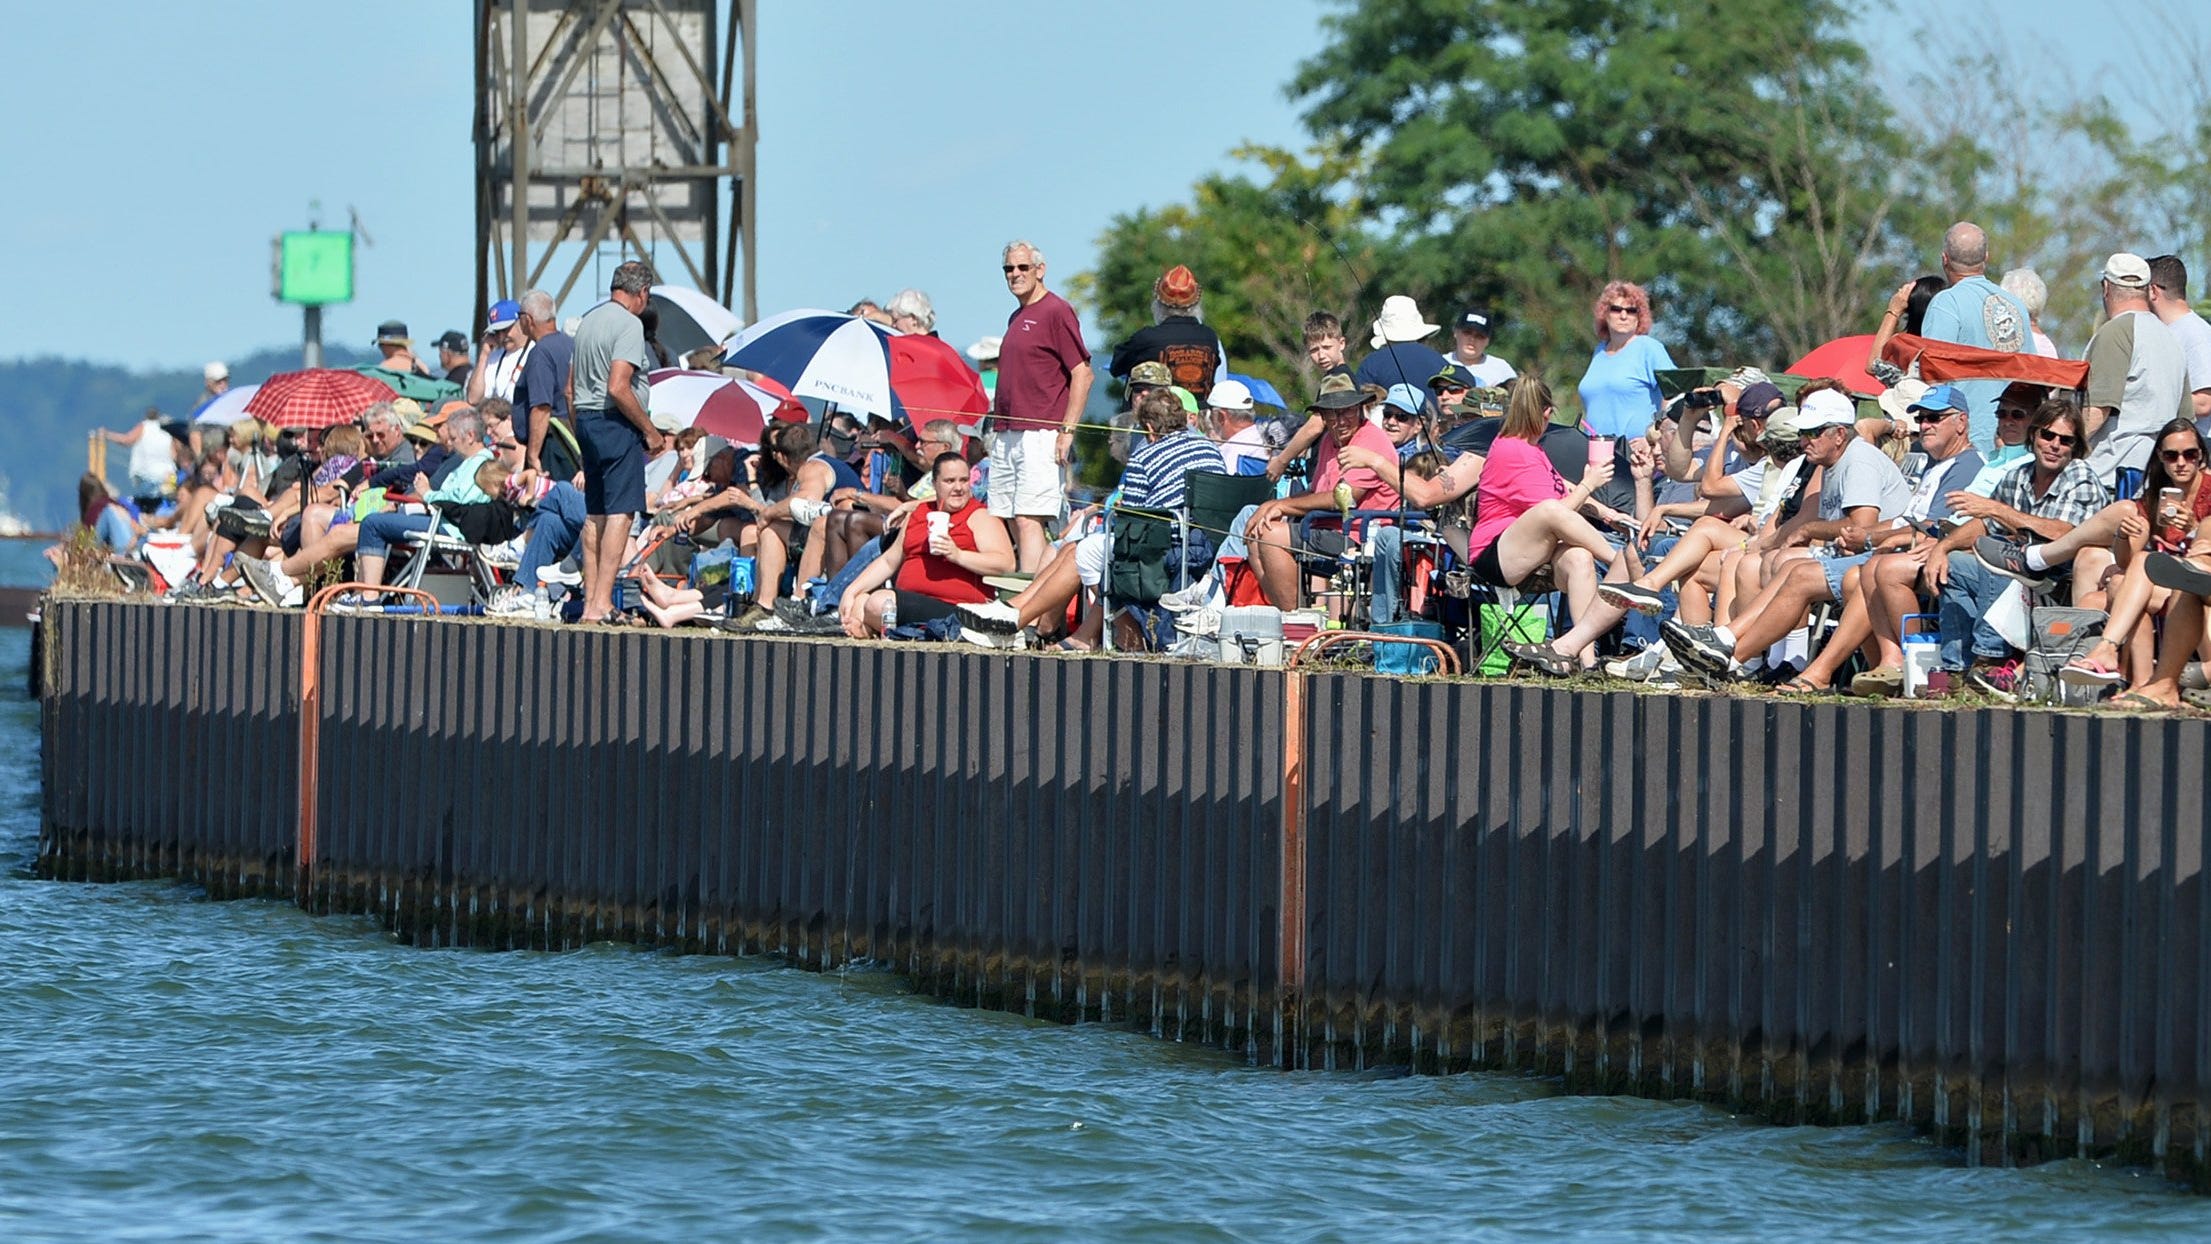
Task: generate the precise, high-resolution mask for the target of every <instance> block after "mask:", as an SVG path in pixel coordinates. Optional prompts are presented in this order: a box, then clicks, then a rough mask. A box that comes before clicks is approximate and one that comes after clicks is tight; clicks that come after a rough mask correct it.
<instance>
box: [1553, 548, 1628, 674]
mask: <svg viewBox="0 0 2211 1244" xmlns="http://www.w3.org/2000/svg"><path fill="white" fill-rule="evenodd" d="M1551 569H1552V573H1554V574H1556V575H1557V576H1558V578H1559V582H1560V584H1561V585H1562V586H1563V587H1565V589H1566V599H1567V601H1568V603H1569V604H1570V605H1571V606H1572V607H1573V610H1574V626H1573V629H1572V630H1569V631H1567V632H1566V633H1565V634H1564V635H1561V636H1559V637H1558V638H1557V639H1554V640H1552V641H1551V648H1552V650H1553V651H1555V652H1557V653H1558V654H1559V655H1560V656H1565V657H1574V658H1576V659H1578V660H1580V662H1581V665H1582V668H1583V669H1589V668H1592V667H1593V666H1595V665H1596V664H1597V641H1598V640H1600V639H1602V638H1604V636H1605V634H1606V632H1608V631H1610V630H1611V629H1612V628H1613V627H1615V626H1618V625H1620V619H1622V618H1624V617H1626V616H1627V610H1625V609H1622V608H1620V607H1619V606H1617V605H1608V604H1606V603H1605V602H1604V601H1603V600H1602V599H1601V598H1599V597H1598V595H1597V562H1596V559H1595V558H1594V557H1592V556H1591V555H1590V553H1589V550H1587V549H1584V548H1580V547H1578V546H1577V547H1575V548H1570V549H1565V550H1562V551H1561V552H1560V553H1559V555H1558V560H1557V561H1555V562H1553V563H1551ZM1627 577H1628V559H1627V558H1625V557H1622V558H1617V559H1615V560H1614V561H1613V563H1612V565H1611V566H1610V567H1609V568H1607V570H1606V573H1605V579H1606V581H1608V582H1612V583H1622V582H1625V581H1626V580H1627Z"/></svg>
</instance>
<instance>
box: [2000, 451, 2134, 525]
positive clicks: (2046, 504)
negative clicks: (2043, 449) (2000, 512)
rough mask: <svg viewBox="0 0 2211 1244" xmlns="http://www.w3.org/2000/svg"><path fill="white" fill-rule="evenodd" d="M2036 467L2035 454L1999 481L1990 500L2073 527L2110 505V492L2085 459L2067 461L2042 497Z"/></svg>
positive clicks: (2036, 516)
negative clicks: (2036, 483) (2036, 486)
mask: <svg viewBox="0 0 2211 1244" xmlns="http://www.w3.org/2000/svg"><path fill="white" fill-rule="evenodd" d="M2034 466H2035V459H2034V456H2033V455H2032V454H2029V455H2028V456H2027V457H2026V458H2024V459H2022V460H2021V461H2020V462H2019V464H2018V465H2017V466H2014V467H2013V468H2012V469H2011V470H2010V471H2008V472H2006V473H2005V475H2004V477H2003V478H2002V479H2000V480H1998V481H1996V492H1995V493H1994V495H1993V496H1991V497H1990V498H1989V499H1990V500H1992V501H1995V502H1996V503H1997V504H1999V505H2008V506H2010V507H2011V508H2012V509H2015V510H2017V511H2019V512H2020V513H2022V514H2026V515H2029V516H2031V517H2034V518H2054V519H2056V520H2057V521H2059V522H2061V523H2066V524H2069V525H2071V526H2074V527H2078V526H2080V525H2081V524H2082V523H2084V522H2087V521H2088V516H2089V515H2091V514H2094V513H2095V512H2096V511H2098V510H2100V509H2102V508H2104V507H2105V506H2107V505H2109V504H2111V494H2110V493H2107V492H2105V491H2104V486H2103V481H2101V480H2099V479H2097V478H2096V472H2095V469H2094V468H2092V467H2090V466H2089V465H2088V463H2087V461H2086V460H2085V459H2082V458H2075V459H2073V460H2072V461H2071V462H2068V463H2066V464H2065V469H2064V470H2062V471H2059V472H2058V473H2057V479H2056V480H2055V481H2053V482H2052V483H2051V484H2050V491H2048V492H2046V493H2043V494H2042V496H2041V498H2040V499H2037V498H2036V497H2035V495H2034Z"/></svg>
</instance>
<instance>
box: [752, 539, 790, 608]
mask: <svg viewBox="0 0 2211 1244" xmlns="http://www.w3.org/2000/svg"><path fill="white" fill-rule="evenodd" d="M790 554H791V524H790V520H788V519H777V520H776V521H774V522H772V523H769V524H767V525H766V526H764V527H762V528H761V529H760V554H759V556H760V568H759V573H758V574H757V575H756V576H755V577H754V578H753V582H754V583H755V584H757V585H758V586H759V592H758V594H757V595H756V596H755V598H754V600H753V604H754V606H755V607H756V608H760V609H769V608H773V607H774V605H775V596H776V586H777V585H778V584H780V583H782V582H783V567H784V565H785V563H786V562H787V560H788V559H789V557H790Z"/></svg>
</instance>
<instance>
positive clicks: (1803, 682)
mask: <svg viewBox="0 0 2211 1244" xmlns="http://www.w3.org/2000/svg"><path fill="white" fill-rule="evenodd" d="M1834 690H1835V689H1834V688H1833V687H1822V686H1820V685H1819V684H1818V683H1816V682H1813V681H1812V680H1811V679H1809V678H1806V677H1804V676H1803V675H1802V674H1799V675H1797V676H1796V677H1795V678H1792V679H1790V680H1789V681H1787V682H1785V683H1782V684H1781V685H1780V686H1778V687H1775V688H1774V691H1775V692H1776V693H1777V694H1780V695H1829V694H1832V693H1833V692H1834Z"/></svg>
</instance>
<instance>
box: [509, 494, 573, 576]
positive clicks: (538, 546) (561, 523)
mask: <svg viewBox="0 0 2211 1244" xmlns="http://www.w3.org/2000/svg"><path fill="white" fill-rule="evenodd" d="M583 519H584V513H583V492H582V490H581V489H578V488H577V487H576V486H575V485H574V484H571V483H569V482H568V481H566V480H558V481H555V483H554V484H553V488H552V491H551V492H548V493H546V494H545V495H544V496H543V497H542V498H540V499H539V500H538V503H537V512H536V513H534V514H532V515H530V521H529V523H528V525H526V526H525V527H524V528H523V535H524V537H525V539H524V541H523V545H522V564H521V565H520V566H517V567H516V568H515V571H514V581H515V583H517V584H518V585H520V586H521V588H522V590H523V591H525V592H534V591H536V590H537V588H538V579H537V572H538V571H540V570H543V569H544V568H545V567H547V566H550V565H552V564H554V563H555V562H558V561H559V560H560V559H562V558H564V557H566V556H568V555H569V554H570V553H572V552H574V551H575V549H576V539H577V537H579V536H581V535H582V534H583Z"/></svg>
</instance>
